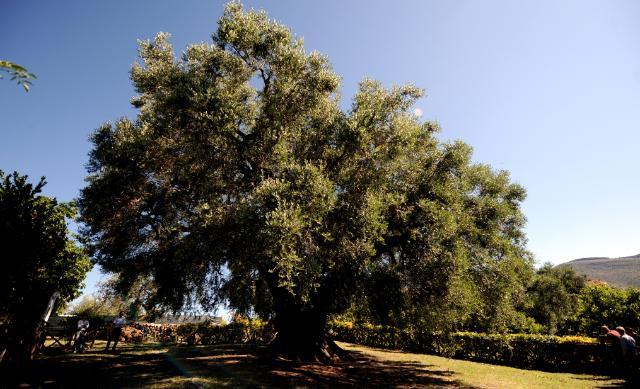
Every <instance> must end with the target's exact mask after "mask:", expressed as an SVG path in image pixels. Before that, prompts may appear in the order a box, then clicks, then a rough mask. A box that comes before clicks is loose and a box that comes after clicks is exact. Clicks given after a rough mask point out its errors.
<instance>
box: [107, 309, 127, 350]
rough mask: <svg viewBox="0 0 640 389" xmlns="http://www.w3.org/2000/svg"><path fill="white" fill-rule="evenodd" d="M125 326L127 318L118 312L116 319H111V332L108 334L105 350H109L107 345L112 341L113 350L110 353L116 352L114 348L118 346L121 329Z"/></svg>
mask: <svg viewBox="0 0 640 389" xmlns="http://www.w3.org/2000/svg"><path fill="white" fill-rule="evenodd" d="M125 324H127V318H126V317H125V316H124V311H120V314H119V315H118V317H116V318H115V319H113V323H112V327H111V332H110V333H109V338H108V339H107V347H106V348H105V350H109V344H110V343H111V341H112V340H113V348H112V349H111V351H116V346H117V345H118V341H119V340H120V335H121V334H122V328H123V327H124V326H125Z"/></svg>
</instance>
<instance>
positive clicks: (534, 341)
mask: <svg viewBox="0 0 640 389" xmlns="http://www.w3.org/2000/svg"><path fill="white" fill-rule="evenodd" d="M330 328H331V332H332V333H333V336H334V337H335V338H336V339H338V340H342V341H345V342H351V343H357V344H362V345H368V346H373V347H383V348H393V349H402V350H409V351H415V352H423V353H429V354H437V355H443V356H448V357H454V358H457V359H468V360H472V361H478V362H486V363H492V364H503V365H508V366H514V367H520V368H535V369H540V370H550V371H576V372H578V371H580V372H585V371H598V370H602V369H606V368H610V367H612V366H611V358H610V352H609V350H608V349H607V348H606V346H604V345H599V344H598V343H597V342H596V340H595V339H594V338H588V337H579V336H566V337H559V336H549V335H528V334H483V333H477V332H455V333H443V332H436V333H434V332H429V331H420V330H412V329H399V328H397V327H392V326H379V325H371V324H353V323H351V322H341V321H332V322H330Z"/></svg>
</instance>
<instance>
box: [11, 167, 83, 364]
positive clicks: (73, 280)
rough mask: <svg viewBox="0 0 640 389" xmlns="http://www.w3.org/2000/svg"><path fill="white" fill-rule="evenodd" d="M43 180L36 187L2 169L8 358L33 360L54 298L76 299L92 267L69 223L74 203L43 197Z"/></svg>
mask: <svg viewBox="0 0 640 389" xmlns="http://www.w3.org/2000/svg"><path fill="white" fill-rule="evenodd" d="M44 185H45V181H44V177H43V178H42V179H40V181H39V182H38V183H37V184H36V185H32V184H30V183H29V182H28V181H27V176H21V175H19V174H18V173H17V172H14V173H13V174H9V175H5V174H4V172H2V171H0V247H2V250H3V254H2V261H0V322H2V324H3V326H5V330H6V331H7V333H6V334H5V336H6V339H5V342H3V343H6V346H7V354H6V355H5V357H4V360H7V359H14V361H16V362H19V361H24V360H26V359H29V358H31V356H32V355H33V352H34V347H35V345H36V342H37V337H38V333H37V330H38V328H39V324H40V323H39V321H40V319H41V316H42V314H43V311H44V310H45V308H46V306H47V303H48V301H49V298H50V297H51V296H52V295H53V294H54V293H55V292H57V293H59V296H60V297H59V298H60V300H62V301H69V300H70V299H73V298H74V297H76V296H77V294H78V290H79V288H80V287H81V285H82V281H83V280H84V278H85V275H86V273H87V271H89V269H90V267H91V264H90V261H89V258H88V256H87V255H86V254H85V252H84V251H83V250H82V249H81V248H80V247H78V246H77V245H76V243H75V241H74V240H73V239H72V238H71V236H70V233H69V231H68V229H67V224H66V220H67V219H68V218H73V217H75V215H76V211H75V208H74V205H73V204H61V203H58V202H57V201H56V200H55V199H52V198H49V197H46V196H42V195H40V192H41V191H42V187H43V186H44Z"/></svg>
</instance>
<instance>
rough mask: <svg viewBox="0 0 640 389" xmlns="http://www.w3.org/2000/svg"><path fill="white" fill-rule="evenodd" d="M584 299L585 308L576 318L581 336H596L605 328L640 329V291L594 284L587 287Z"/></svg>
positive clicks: (582, 296) (583, 307)
mask: <svg viewBox="0 0 640 389" xmlns="http://www.w3.org/2000/svg"><path fill="white" fill-rule="evenodd" d="M581 300H582V303H581V307H582V309H581V310H580V311H579V312H578V314H577V315H576V321H577V322H578V323H579V324H578V326H577V327H578V331H579V332H581V333H585V334H592V333H597V331H598V330H599V327H600V326H602V325H607V326H609V327H611V328H615V327H617V326H624V327H625V328H627V327H631V328H634V329H636V330H637V329H640V289H637V288H628V289H623V288H616V287H613V286H609V285H606V284H602V283H591V284H588V285H587V286H586V287H585V288H584V290H583V292H582V295H581Z"/></svg>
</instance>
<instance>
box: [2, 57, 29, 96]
mask: <svg viewBox="0 0 640 389" xmlns="http://www.w3.org/2000/svg"><path fill="white" fill-rule="evenodd" d="M0 71H4V72H6V73H9V76H10V77H11V80H12V81H14V80H15V81H16V82H17V83H18V85H22V87H23V88H24V90H25V91H27V92H29V89H31V80H33V79H35V78H37V77H36V76H35V75H34V74H32V73H29V71H28V70H27V69H26V68H25V67H23V66H20V65H18V64H17V63H13V62H10V61H5V60H0ZM0 78H3V77H2V74H0Z"/></svg>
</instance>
